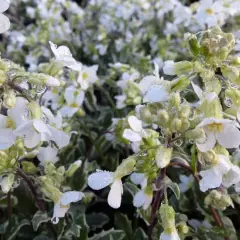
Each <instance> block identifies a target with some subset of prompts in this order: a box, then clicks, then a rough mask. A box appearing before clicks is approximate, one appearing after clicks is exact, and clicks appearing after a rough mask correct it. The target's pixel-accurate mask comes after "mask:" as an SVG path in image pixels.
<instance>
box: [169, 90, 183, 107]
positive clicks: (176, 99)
mask: <svg viewBox="0 0 240 240" xmlns="http://www.w3.org/2000/svg"><path fill="white" fill-rule="evenodd" d="M168 102H169V104H170V105H171V106H172V107H177V108H178V107H179V105H180V104H181V97H180V94H179V93H171V94H170V96H169V100H168Z"/></svg>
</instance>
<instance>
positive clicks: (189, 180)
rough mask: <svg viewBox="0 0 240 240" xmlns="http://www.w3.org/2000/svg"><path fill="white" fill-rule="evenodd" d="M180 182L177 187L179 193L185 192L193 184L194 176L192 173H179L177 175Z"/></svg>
mask: <svg viewBox="0 0 240 240" xmlns="http://www.w3.org/2000/svg"><path fill="white" fill-rule="evenodd" d="M179 179H180V181H181V182H180V183H179V185H178V186H179V188H180V191H181V193H185V192H186V191H187V190H188V189H189V188H190V187H191V186H192V184H193V181H194V177H193V176H192V175H190V176H185V175H180V176H179Z"/></svg>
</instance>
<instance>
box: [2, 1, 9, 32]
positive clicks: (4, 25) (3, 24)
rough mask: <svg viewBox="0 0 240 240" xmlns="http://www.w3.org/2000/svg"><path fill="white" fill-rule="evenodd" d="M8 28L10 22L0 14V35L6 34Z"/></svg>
mask: <svg viewBox="0 0 240 240" xmlns="http://www.w3.org/2000/svg"><path fill="white" fill-rule="evenodd" d="M3 1H4V0H3ZM1 4H2V3H1ZM9 28H10V21H9V19H8V17H6V16H5V15H3V14H2V13H0V34H1V33H4V32H6V31H7V30H8V29H9Z"/></svg>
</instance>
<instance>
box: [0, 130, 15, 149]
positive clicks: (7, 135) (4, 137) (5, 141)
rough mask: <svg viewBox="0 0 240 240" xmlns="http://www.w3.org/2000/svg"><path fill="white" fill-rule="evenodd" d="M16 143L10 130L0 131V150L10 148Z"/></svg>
mask: <svg viewBox="0 0 240 240" xmlns="http://www.w3.org/2000/svg"><path fill="white" fill-rule="evenodd" d="M15 141H16V136H15V135H14V134H13V130H12V129H7V128H6V129H0V150H5V149H8V148H10V147H11V146H12V145H13V144H14V143H15Z"/></svg>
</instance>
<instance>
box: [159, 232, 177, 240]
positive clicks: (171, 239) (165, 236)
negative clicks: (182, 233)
mask: <svg viewBox="0 0 240 240" xmlns="http://www.w3.org/2000/svg"><path fill="white" fill-rule="evenodd" d="M160 240H180V237H179V236H178V233H177V231H173V232H172V233H166V232H163V233H161V235H160Z"/></svg>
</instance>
